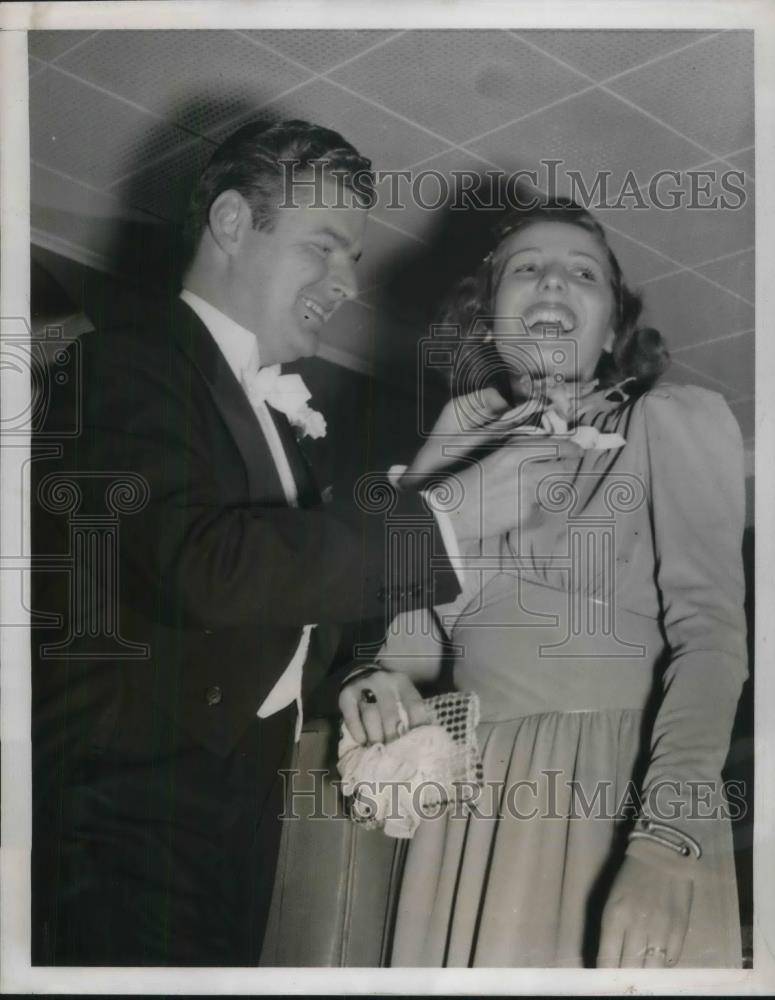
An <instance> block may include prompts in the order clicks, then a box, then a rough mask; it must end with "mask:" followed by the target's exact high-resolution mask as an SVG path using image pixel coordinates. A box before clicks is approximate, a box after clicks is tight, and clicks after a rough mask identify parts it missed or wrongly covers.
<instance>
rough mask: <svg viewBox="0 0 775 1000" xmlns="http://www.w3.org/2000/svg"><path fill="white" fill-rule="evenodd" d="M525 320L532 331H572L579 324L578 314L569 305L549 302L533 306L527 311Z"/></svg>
mask: <svg viewBox="0 0 775 1000" xmlns="http://www.w3.org/2000/svg"><path fill="white" fill-rule="evenodd" d="M524 321H525V325H526V326H527V328H528V329H529V330H530V331H531V332H532V333H544V332H547V331H548V330H562V332H563V333H570V332H571V331H572V330H574V329H575V328H576V326H577V324H578V319H577V317H576V314H575V313H574V312H573V310H572V309H570V308H569V307H568V306H566V305H562V304H561V303H547V302H539V303H538V304H537V305H534V306H531V307H530V308H529V309H528V310H527V312H526V313H525V316H524Z"/></svg>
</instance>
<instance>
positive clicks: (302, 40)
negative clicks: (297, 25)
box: [242, 30, 400, 73]
mask: <svg viewBox="0 0 775 1000" xmlns="http://www.w3.org/2000/svg"><path fill="white" fill-rule="evenodd" d="M242 34H244V35H246V36H248V37H250V38H254V39H256V40H257V41H260V42H262V43H264V44H266V45H271V46H272V48H273V49H275V50H276V51H278V52H282V53H283V55H286V56H288V58H289V59H294V60H296V62H299V63H302V65H304V66H308V67H309V68H310V69H311V70H314V71H315V72H316V73H322V72H324V71H325V70H329V69H331V68H332V67H334V66H338V65H339V64H340V63H343V62H345V61H346V60H348V59H352V58H354V57H355V56H357V55H359V54H360V53H361V52H363V51H364V50H365V49H369V48H371V47H372V46H375V45H379V44H383V43H384V42H386V41H387V40H388V39H390V38H393V37H395V36H397V35H398V34H400V32H395V31H287V30H286V31H283V30H279V31H245V32H242Z"/></svg>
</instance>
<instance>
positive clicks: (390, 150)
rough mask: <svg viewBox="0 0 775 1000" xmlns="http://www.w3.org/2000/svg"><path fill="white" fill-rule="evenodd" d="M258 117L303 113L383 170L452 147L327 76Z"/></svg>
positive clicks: (217, 135)
mask: <svg viewBox="0 0 775 1000" xmlns="http://www.w3.org/2000/svg"><path fill="white" fill-rule="evenodd" d="M250 117H254V116H250ZM255 117H257V118H265V119H266V120H267V121H272V120H277V119H280V118H304V119H306V120H307V121H312V122H320V123H321V124H324V125H325V126H326V127H327V128H332V129H334V130H335V131H337V132H340V133H341V134H342V135H343V136H344V137H345V139H347V140H348V141H349V142H351V143H352V144H353V145H354V146H355V147H356V148H357V149H359V150H360V151H361V152H362V153H363V154H364V155H365V156H368V157H370V158H371V160H372V161H373V163H374V167H375V168H379V169H380V170H389V169H395V168H398V167H405V166H407V165H409V164H411V163H415V162H416V161H417V160H422V159H425V157H428V156H432V155H433V154H434V153H437V152H439V151H440V150H441V149H443V148H447V147H446V145H445V143H444V142H442V141H440V140H438V139H436V138H434V137H433V136H430V135H429V134H428V133H427V132H425V131H424V130H423V129H421V128H416V127H415V126H414V125H412V124H411V123H408V122H404V121H402V120H401V119H400V118H396V116H395V115H392V114H390V112H388V111H383V110H382V109H380V108H376V107H375V106H374V105H373V104H371V103H370V102H369V101H365V100H362V99H361V98H360V97H358V95H357V94H350V93H348V92H347V91H346V90H342V88H341V87H337V86H336V85H335V84H334V83H329V82H327V81H326V80H322V79H316V80H313V81H312V82H311V83H306V84H304V85H303V86H301V87H299V88H298V89H297V90H295V91H294V92H293V93H292V94H288V95H287V96H285V97H282V98H280V99H278V100H276V101H272V102H270V103H269V104H268V105H267V106H266V107H265V108H263V109H262V110H261V112H260V114H258V115H256V116H255ZM231 130H232V127H231V126H229V127H227V128H224V129H221V130H219V131H217V132H213V133H211V134H210V138H213V139H218V141H220V138H221V137H224V138H225V136H226V135H227V134H228V133H229V132H230V131H231Z"/></svg>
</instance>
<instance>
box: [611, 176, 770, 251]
mask: <svg viewBox="0 0 775 1000" xmlns="http://www.w3.org/2000/svg"><path fill="white" fill-rule="evenodd" d="M707 169H709V170H711V171H713V170H715V177H716V183H715V184H713V183H712V184H711V185H710V187H709V194H708V196H707V197H706V196H698V197H697V198H696V200H695V206H696V207H689V204H690V202H689V197H688V196H687V197H686V198H684V200H683V205H684V207H682V208H676V209H675V210H663V209H660V208H658V207H655V206H654V205H653V203H652V204H650V207H648V208H647V209H638V210H636V211H620V210H617V209H604V210H602V211H600V212H599V215H600V219H601V221H602V222H603V223H604V224H605V225H610V226H613V227H614V228H616V229H619V230H621V231H622V232H624V233H627V234H628V235H631V236H633V237H635V238H637V239H639V240H640V241H641V242H642V243H645V244H647V245H648V246H650V247H653V248H654V249H656V250H660V251H661V252H662V253H664V254H666V255H667V256H668V257H671V258H672V259H673V260H676V261H680V262H681V263H682V264H700V263H703V262H704V261H707V260H715V259H716V258H717V257H722V256H724V255H726V254H730V253H734V252H735V251H738V250H747V249H748V248H750V247H751V246H752V245H753V238H754V199H753V190H752V186H751V185H750V184H749V185H747V186H746V188H744V189H743V191H742V193H738V192H734V193H733V192H731V190H727V191H726V192H725V191H724V189H723V187H722V184H721V177H722V175H723V173H724V171H725V170H726V169H727V168H725V167H724V166H723V165H722V164H710V166H709V167H708V168H707ZM684 178H685V180H684V182H683V183H682V185H681V188H682V189H685V190H686V191H690V188H691V184H692V182H691V181H690V180H687V179H686V175H684ZM700 182H702V178H700ZM729 183H731V182H729ZM734 184H735V185H737V180H734ZM660 191H661V193H660V194H659V198H660V199H661V200H662V204H666V203H667V198H668V197H669V196H668V194H667V188H664V189H663V188H662V187H661V186H660ZM743 198H744V199H745V201H744V203H743V204H740V202H742V201H743ZM649 201H650V199H649ZM709 203H711V204H715V205H716V206H717V207H715V208H713V207H711V208H706V207H704V206H705V205H706V204H709ZM723 204H726V205H728V206H729V207H726V208H723V207H721V206H722V205H723ZM738 206H739V207H738Z"/></svg>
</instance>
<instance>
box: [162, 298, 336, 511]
mask: <svg viewBox="0 0 775 1000" xmlns="http://www.w3.org/2000/svg"><path fill="white" fill-rule="evenodd" d="M176 307H177V309H178V312H179V316H176V317H175V322H174V324H173V329H174V330H175V334H176V336H177V339H178V341H179V343H180V345H181V346H182V348H183V350H184V351H185V352H186V354H187V355H188V356H189V357H190V359H191V361H192V362H193V364H194V365H195V367H196V368H197V370H198V371H199V372H200V373H201V375H202V377H203V378H204V380H205V382H206V383H207V387H208V389H209V391H210V395H211V396H212V399H213V402H214V403H215V406H216V408H217V410H218V411H219V413H220V415H221V417H222V418H223V420H224V423H225V424H226V426H227V427H228V428H229V431H230V432H231V435H232V437H233V438H234V441H235V443H236V445H237V448H238V449H239V452H240V454H241V455H242V459H243V461H244V463H245V469H246V471H247V476H248V488H249V490H250V495H251V496H252V497H260V498H261V499H266V500H269V501H271V502H277V503H283V504H284V503H285V490H284V489H283V484H282V481H281V479H280V475H279V473H278V471H277V466H276V465H275V461H274V458H273V457H272V452H271V450H270V448H269V444H268V442H267V440H266V438H265V437H264V433H263V431H262V430H261V425H260V424H259V422H258V420H257V419H256V415H255V413H254V412H253V408H252V406H251V405H250V403H249V402H248V399H247V397H246V395H245V391H244V389H243V388H242V386H241V385H240V384H239V382H238V381H237V379H236V378H235V377H234V373H233V372H232V370H231V368H229V365H228V363H227V361H226V359H225V358H224V356H223V354H222V353H221V351H220V349H219V347H218V345H217V344H216V342H215V340H214V339H213V337H212V336H211V335H210V332H209V330H208V329H207V327H206V326H205V325H204V323H202V321H201V320H200V319H199V317H198V316H197V315H196V313H195V312H194V311H193V309H190V308H189V307H188V306H187V305H186V303H185V302H178V303H177V304H176ZM267 409H268V410H269V413H270V414H271V417H272V419H273V421H274V423H275V426H276V427H277V431H278V434H279V435H280V441H281V443H282V446H283V448H284V450H285V454H286V456H287V458H288V464H289V465H290V468H291V473H292V475H293V478H294V481H295V483H296V489H297V493H298V497H299V505H300V506H302V507H307V506H312V505H315V504H319V503H320V502H321V500H320V491H319V490H318V487H317V484H316V482H315V479H314V476H313V474H312V470H311V468H310V466H309V464H308V462H307V460H306V457H305V456H304V454H303V452H302V451H301V449H300V448H299V445H298V443H297V441H296V437H295V435H294V432H293V430H292V429H291V426H290V424H289V423H288V419H287V417H286V416H285V414H283V413H279V412H278V411H277V410H275V409H273V408H272V407H271V406H268V407H267Z"/></svg>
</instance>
